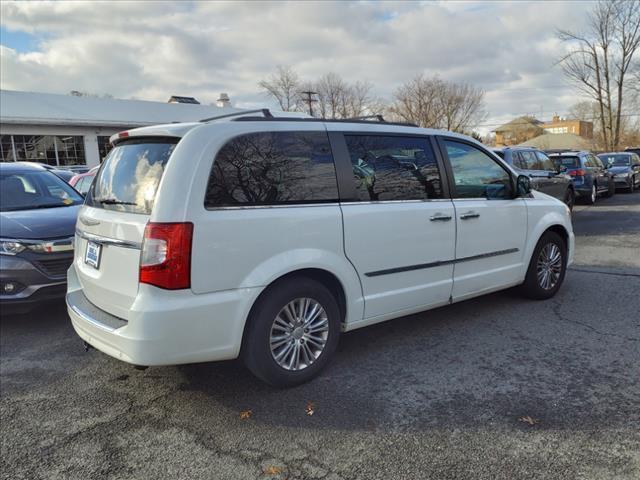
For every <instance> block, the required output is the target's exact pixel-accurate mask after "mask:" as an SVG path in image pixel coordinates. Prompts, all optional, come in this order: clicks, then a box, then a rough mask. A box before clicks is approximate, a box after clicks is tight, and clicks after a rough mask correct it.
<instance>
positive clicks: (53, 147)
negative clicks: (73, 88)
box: [0, 90, 240, 169]
mask: <svg viewBox="0 0 640 480" xmlns="http://www.w3.org/2000/svg"><path fill="white" fill-rule="evenodd" d="M227 104H228V103H227ZM236 111H240V109H235V108H231V107H228V106H224V107H218V106H214V105H200V104H193V103H164V102H149V101H141V100H118V99H111V98H93V97H77V96H72V95H55V94H49V93H33V92H18V91H11V90H0V161H3V162H12V161H36V162H41V163H48V164H49V165H54V166H58V167H62V168H71V169H73V168H74V167H89V168H91V167H93V166H96V165H99V164H100V162H101V161H102V160H103V159H104V157H105V156H106V154H107V153H108V151H109V149H110V146H109V137H110V136H111V135H113V134H114V133H118V132H120V131H122V130H128V129H131V128H136V127H143V126H148V125H156V124H162V123H172V122H189V121H198V120H201V119H203V118H209V117H215V116H217V115H224V114H226V113H233V112H236Z"/></svg>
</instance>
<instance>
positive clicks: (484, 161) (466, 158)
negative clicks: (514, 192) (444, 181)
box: [444, 139, 511, 199]
mask: <svg viewBox="0 0 640 480" xmlns="http://www.w3.org/2000/svg"><path fill="white" fill-rule="evenodd" d="M444 144H445V147H446V149H447V156H448V157H449V163H450V164H451V169H452V170H453V178H454V182H455V198H490V199H503V198H511V177H510V176H509V174H508V173H507V172H506V171H505V170H504V169H503V168H502V167H501V166H500V165H498V163H497V162H496V161H494V160H493V159H492V158H491V157H489V155H487V154H485V153H484V152H483V151H481V150H479V149H478V148H476V147H474V146H471V145H468V144H466V143H462V142H456V141H453V140H447V139H445V140H444Z"/></svg>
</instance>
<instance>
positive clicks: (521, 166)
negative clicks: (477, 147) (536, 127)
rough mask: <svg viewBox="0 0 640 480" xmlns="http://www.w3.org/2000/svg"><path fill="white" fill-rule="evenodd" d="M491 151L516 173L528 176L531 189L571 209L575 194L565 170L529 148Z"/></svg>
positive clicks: (542, 153)
mask: <svg viewBox="0 0 640 480" xmlns="http://www.w3.org/2000/svg"><path fill="white" fill-rule="evenodd" d="M493 151H494V152H495V153H496V154H497V155H498V156H499V157H500V158H502V159H503V160H504V161H505V162H507V163H508V164H509V165H511V166H512V167H514V168H515V169H516V171H517V172H518V173H521V174H523V175H528V176H529V178H531V187H532V188H534V189H536V190H539V191H540V192H542V193H546V194H547V195H551V196H552V197H556V198H557V199H559V200H562V201H563V202H564V203H565V204H566V205H567V206H568V207H569V208H570V209H573V205H574V203H575V199H576V193H575V190H574V188H573V181H572V178H571V176H570V175H568V174H567V173H565V172H566V168H564V167H562V166H556V165H555V164H554V163H553V162H552V161H551V159H550V158H549V157H548V156H547V155H546V154H545V153H544V152H541V151H540V150H538V149H537V148H531V147H503V148H494V149H493Z"/></svg>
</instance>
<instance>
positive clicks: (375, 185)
mask: <svg viewBox="0 0 640 480" xmlns="http://www.w3.org/2000/svg"><path fill="white" fill-rule="evenodd" d="M345 140H346V143H347V149H348V151H349V156H350V157H351V166H352V169H353V176H354V179H355V182H356V193H357V195H358V199H359V200H360V201H385V200H386V201H389V200H427V199H434V198H442V183H441V180H440V172H439V170H438V164H437V162H436V158H435V155H434V153H433V150H432V148H431V144H430V143H429V139H428V138H426V137H409V136H407V137H405V136H392V135H345Z"/></svg>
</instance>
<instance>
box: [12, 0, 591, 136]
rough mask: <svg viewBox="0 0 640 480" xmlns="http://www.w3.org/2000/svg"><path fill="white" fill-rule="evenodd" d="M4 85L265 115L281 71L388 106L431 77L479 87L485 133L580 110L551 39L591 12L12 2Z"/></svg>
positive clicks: (574, 6)
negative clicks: (418, 79)
mask: <svg viewBox="0 0 640 480" xmlns="http://www.w3.org/2000/svg"><path fill="white" fill-rule="evenodd" d="M0 5H1V6H0V9H1V11H0V14H1V15H0V43H1V46H0V57H1V70H0V87H1V88H3V89H10V90H26V91H39V92H50V93H68V92H69V91H70V90H82V91H87V92H92V93H97V94H106V93H108V94H111V95H113V96H114V97H117V98H137V99H141V100H160V101H166V100H167V99H168V97H169V96H170V95H188V96H195V97H196V98H198V99H199V100H200V101H201V102H202V103H211V102H213V101H215V99H216V98H217V96H218V94H219V93H220V92H227V93H228V94H229V95H230V96H231V99H232V101H233V103H234V106H239V107H245V106H246V107H249V106H263V105H265V104H268V103H269V102H268V100H266V99H265V97H264V96H263V95H262V94H261V93H260V91H259V88H258V86H257V83H258V81H259V80H260V79H262V78H264V77H265V76H267V75H268V74H269V73H270V72H272V71H273V69H274V67H275V66H276V65H290V66H293V67H294V68H295V69H296V70H297V71H298V72H299V74H300V75H301V77H303V78H309V79H312V78H315V77H318V76H320V75H322V74H324V73H326V72H328V71H332V72H335V73H337V74H339V75H341V76H342V77H343V78H345V79H346V80H350V81H355V80H368V81H369V82H371V83H372V84H374V85H375V93H376V94H377V95H379V96H380V97H382V98H387V99H388V98H390V97H391V94H392V92H393V91H394V89H395V88H396V87H397V86H398V85H399V84H401V83H402V82H404V81H406V80H408V79H410V78H411V77H413V76H415V75H417V74H419V73H424V74H426V75H434V74H437V75H439V76H440V77H441V78H443V79H445V80H452V81H462V82H468V83H472V84H474V85H476V86H480V87H482V88H484V89H485V90H486V92H487V94H486V104H487V110H488V111H489V114H490V116H489V119H488V120H487V121H486V122H485V123H484V124H483V125H482V126H481V128H480V130H481V131H488V130H491V129H492V128H493V127H494V125H497V124H499V123H501V122H502V121H505V120H509V119H510V118H512V117H513V116H516V115H521V114H527V113H529V114H536V115H537V116H538V117H540V116H541V115H542V117H543V118H548V117H550V116H551V115H552V114H553V113H554V112H557V113H560V114H564V113H566V112H567V110H568V109H569V107H570V106H571V105H572V104H573V103H575V102H576V101H578V100H580V98H579V97H577V95H576V92H575V89H573V88H571V86H570V85H568V84H567V83H566V82H565V81H564V79H563V77H562V74H561V72H560V69H559V68H558V67H557V66H554V62H555V60H556V59H557V58H558V56H559V55H561V53H562V52H563V49H564V48H565V46H564V45H563V44H561V43H560V42H559V41H558V40H557V39H556V38H555V31H556V29H557V28H560V27H562V28H572V29H580V28H581V27H582V25H583V24H584V22H585V17H586V12H587V11H588V10H589V9H590V7H591V4H590V2H579V1H567V2H561V1H538V2H524V1H514V2H498V1H491V2H474V1H466V2H411V3H401V2H353V3H346V2H341V3H331V2H318V3H313V2H298V3H294V2H280V3H262V2H247V3H240V2H233V3H225V2H202V3H195V2H194V3H192V2H168V1H167V2H159V3H153V2H151V1H139V2H127V1H119V2H111V3H102V2H89V1H87V2H81V1H73V2H54V3H48V2H8V1H3V2H2V3H1V4H0Z"/></svg>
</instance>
